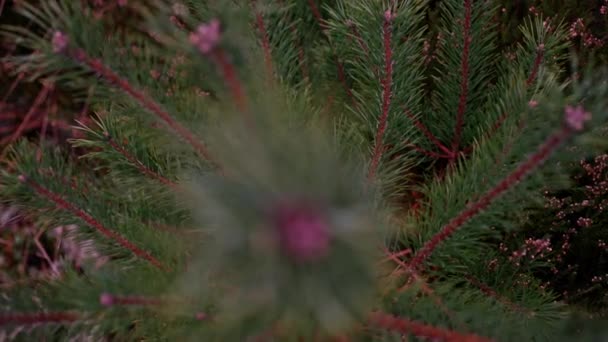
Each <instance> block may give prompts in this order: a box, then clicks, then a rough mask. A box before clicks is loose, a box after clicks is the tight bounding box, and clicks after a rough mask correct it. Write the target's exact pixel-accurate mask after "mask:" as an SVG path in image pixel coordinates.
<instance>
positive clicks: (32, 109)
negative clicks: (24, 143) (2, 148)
mask: <svg viewBox="0 0 608 342" xmlns="http://www.w3.org/2000/svg"><path fill="white" fill-rule="evenodd" d="M49 91H50V86H48V85H43V87H42V90H41V91H40V92H39V93H38V96H36V99H35V100H34V103H33V104H32V106H31V107H30V109H29V110H28V112H27V114H26V115H25V117H24V118H23V121H21V124H20V125H19V126H18V127H17V129H16V130H15V131H14V132H13V134H12V135H10V136H8V137H6V138H4V139H2V140H1V141H0V145H4V144H8V143H10V142H13V141H15V140H16V139H17V138H19V137H20V136H21V134H22V133H23V131H24V130H25V129H26V128H27V127H28V124H29V123H30V120H31V119H32V116H34V114H36V113H39V112H38V108H40V106H41V105H42V103H43V102H44V100H46V98H47V95H48V94H49Z"/></svg>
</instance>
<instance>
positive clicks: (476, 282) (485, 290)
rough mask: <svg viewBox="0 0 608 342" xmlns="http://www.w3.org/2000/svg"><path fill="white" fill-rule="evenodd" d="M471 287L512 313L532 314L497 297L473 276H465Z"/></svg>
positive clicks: (499, 296) (497, 295)
mask: <svg viewBox="0 0 608 342" xmlns="http://www.w3.org/2000/svg"><path fill="white" fill-rule="evenodd" d="M465 278H466V279H467V280H468V281H469V282H470V283H471V284H472V285H474V286H475V287H477V288H479V289H480V290H481V292H483V293H484V294H486V295H487V296H489V297H491V298H493V299H494V300H496V301H497V302H499V303H502V304H503V305H505V306H506V307H508V308H510V309H511V310H514V311H518V312H524V313H526V314H532V312H531V311H530V310H528V309H526V308H524V307H521V306H519V305H517V304H515V303H513V302H512V301H510V300H509V299H507V298H505V297H503V296H501V295H499V294H498V293H496V291H494V290H493V289H492V288H490V287H489V286H488V285H486V284H484V283H482V282H481V281H479V280H478V279H476V278H475V277H473V276H466V277H465Z"/></svg>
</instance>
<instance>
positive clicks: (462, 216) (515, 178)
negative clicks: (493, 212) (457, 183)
mask: <svg viewBox="0 0 608 342" xmlns="http://www.w3.org/2000/svg"><path fill="white" fill-rule="evenodd" d="M572 132H573V131H572V129H571V128H569V127H567V126H565V125H564V126H563V127H562V128H561V129H560V130H559V131H558V132H556V133H554V134H553V135H551V136H550V137H549V138H548V139H547V140H546V141H545V142H544V143H543V144H542V145H541V146H540V147H539V148H538V149H537V151H536V152H535V153H534V154H533V155H531V156H530V157H529V158H528V159H527V160H526V161H525V162H523V163H521V164H520V165H519V166H518V167H517V168H516V169H515V170H514V171H513V172H512V173H511V174H509V175H508V176H507V177H505V178H504V179H503V180H501V181H500V183H498V185H496V186H495V187H494V188H492V189H490V190H489V191H488V192H487V193H486V194H484V195H483V196H481V198H479V199H478V200H477V201H475V202H474V203H472V204H471V205H469V206H468V208H466V209H465V210H463V211H461V212H460V213H459V214H458V215H457V216H456V217H455V218H453V219H452V220H451V221H450V222H449V223H448V224H447V225H445V226H444V227H443V228H442V229H441V230H440V231H439V232H438V233H437V234H435V235H434V236H433V237H432V238H431V239H430V240H429V241H427V242H426V243H425V244H424V246H422V248H421V249H420V250H418V252H417V253H416V255H414V257H413V258H412V261H411V262H410V267H411V268H412V269H414V270H415V269H418V268H419V267H420V265H421V264H422V263H423V262H424V261H425V260H426V259H427V258H428V257H429V256H430V255H431V254H432V253H433V251H434V250H435V248H437V246H438V245H439V244H440V243H442V242H443V241H445V240H447V239H448V238H449V237H450V236H451V235H452V234H454V233H455V232H456V231H457V230H458V229H460V228H462V226H463V225H464V224H465V223H466V222H468V221H469V220H470V219H472V218H473V217H475V216H476V215H478V214H479V213H480V212H481V211H482V210H484V209H486V208H487V207H488V206H489V205H490V204H491V203H492V202H493V201H494V200H495V199H497V198H498V197H499V196H500V195H502V194H503V193H504V192H506V191H507V190H509V189H510V188H512V187H513V186H515V185H516V184H517V183H518V182H519V181H521V180H522V179H523V178H524V177H525V176H526V175H527V174H528V173H530V172H531V171H533V170H534V169H536V168H537V167H538V166H540V165H541V164H542V163H543V162H544V161H545V160H546V159H547V158H548V157H549V156H550V155H551V153H553V152H554V151H555V150H556V149H557V148H558V147H559V146H560V145H561V144H562V143H563V142H565V141H566V140H567V139H568V138H569V137H570V136H571V134H572Z"/></svg>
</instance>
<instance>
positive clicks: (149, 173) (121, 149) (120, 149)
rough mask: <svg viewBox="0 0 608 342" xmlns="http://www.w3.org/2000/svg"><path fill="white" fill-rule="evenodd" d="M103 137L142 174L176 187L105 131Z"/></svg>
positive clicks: (175, 185)
mask: <svg viewBox="0 0 608 342" xmlns="http://www.w3.org/2000/svg"><path fill="white" fill-rule="evenodd" d="M105 137H106V141H107V142H108V144H109V145H110V146H111V147H112V148H113V149H114V150H115V151H116V152H118V153H120V154H121V155H122V156H123V157H125V159H127V160H128V161H129V162H130V163H131V164H133V166H135V167H136V168H137V169H138V170H139V172H141V173H142V174H143V175H145V176H148V177H150V178H152V179H154V180H157V181H159V182H161V183H163V184H165V185H168V186H170V187H172V188H176V187H177V184H176V183H175V182H173V181H171V180H169V179H167V178H165V177H163V176H162V175H160V174H158V173H157V172H154V171H152V170H151V169H150V168H149V167H147V166H146V165H144V164H143V163H142V162H141V161H140V160H139V159H137V157H135V156H134V155H132V154H131V153H130V152H129V151H127V150H126V149H125V148H124V147H123V146H121V145H120V144H119V143H117V142H116V141H114V139H112V137H110V135H109V134H107V133H105Z"/></svg>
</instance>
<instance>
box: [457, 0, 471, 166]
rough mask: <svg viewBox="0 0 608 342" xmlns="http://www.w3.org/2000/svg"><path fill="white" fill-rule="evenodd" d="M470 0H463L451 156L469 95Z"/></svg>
mask: <svg viewBox="0 0 608 342" xmlns="http://www.w3.org/2000/svg"><path fill="white" fill-rule="evenodd" d="M471 3H472V0H465V1H464V27H463V39H464V44H463V48H462V60H461V64H460V68H461V71H460V77H461V79H460V98H459V100H458V112H457V114H456V128H455V130H454V140H453V142H452V152H453V154H452V155H453V157H455V156H456V155H457V154H458V148H459V146H460V139H461V138H462V128H463V126H464V114H465V111H466V106H467V98H468V95H469V52H470V49H471V41H472V37H471V7H472V5H471Z"/></svg>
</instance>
